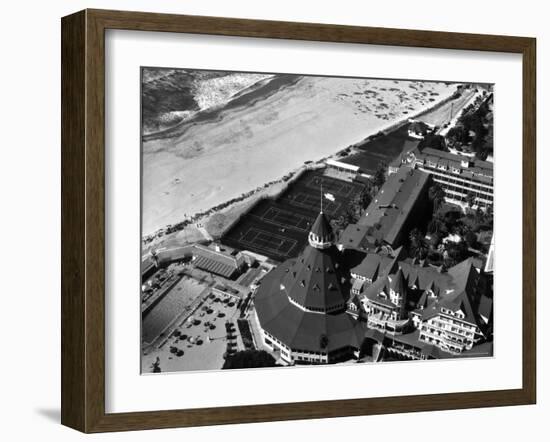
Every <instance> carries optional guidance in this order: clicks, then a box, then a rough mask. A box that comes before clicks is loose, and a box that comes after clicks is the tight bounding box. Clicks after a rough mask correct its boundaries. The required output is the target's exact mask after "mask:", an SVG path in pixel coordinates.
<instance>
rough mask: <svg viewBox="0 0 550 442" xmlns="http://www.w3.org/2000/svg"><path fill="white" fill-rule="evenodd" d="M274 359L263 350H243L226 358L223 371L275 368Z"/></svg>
mask: <svg viewBox="0 0 550 442" xmlns="http://www.w3.org/2000/svg"><path fill="white" fill-rule="evenodd" d="M276 366H277V363H276V361H275V358H274V357H273V356H271V355H270V354H269V353H268V352H266V351H264V350H244V351H238V352H237V353H235V354H233V355H230V356H227V358H226V359H225V362H224V364H223V367H222V369H223V370H230V369H234V368H260V367H276Z"/></svg>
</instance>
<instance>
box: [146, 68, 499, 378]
mask: <svg viewBox="0 0 550 442" xmlns="http://www.w3.org/2000/svg"><path fill="white" fill-rule="evenodd" d="M493 86H494V85H493V84H486V83H483V84H481V83H466V82H460V81H457V80H456V79H454V80H450V81H446V80H445V79H443V80H441V79H437V80H432V79H426V80H422V79H421V80H419V79H392V78H353V77H335V76H313V75H302V74H294V73H293V74H287V73H263V72H234V71H214V70H200V69H193V68H185V67H181V68H173V67H170V68H167V67H142V68H141V97H140V99H141V146H139V148H140V149H141V235H142V236H141V238H139V239H138V238H136V241H141V291H140V293H139V295H138V294H137V293H136V296H139V297H140V303H141V373H142V374H151V373H166V372H185V371H209V370H226V369H244V368H248V369H252V368H263V367H280V368H283V367H296V366H317V365H325V364H363V363H364V364H370V363H381V362H396V361H399V362H403V363H405V362H406V361H426V360H431V359H438V360H444V359H453V358H483V357H492V356H493V342H494V336H493V306H494V302H495V300H494V297H493V276H494V266H495V263H494V247H495V241H494V234H493V187H494V183H493V167H494V162H495V158H496V155H495V151H494V145H493V112H494V108H493V106H494V87H493ZM136 148H137V147H136Z"/></svg>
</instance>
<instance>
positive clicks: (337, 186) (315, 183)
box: [307, 176, 355, 198]
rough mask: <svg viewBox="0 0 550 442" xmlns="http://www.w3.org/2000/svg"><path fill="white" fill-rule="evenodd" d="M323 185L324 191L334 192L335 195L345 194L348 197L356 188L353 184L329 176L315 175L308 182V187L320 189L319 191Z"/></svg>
mask: <svg viewBox="0 0 550 442" xmlns="http://www.w3.org/2000/svg"><path fill="white" fill-rule="evenodd" d="M321 186H323V193H332V194H334V195H335V196H343V197H346V198H347V197H349V196H351V194H352V192H353V191H354V189H355V188H354V186H353V185H352V184H349V183H346V182H344V181H341V180H337V179H335V178H331V177H327V176H314V177H312V178H311V180H309V182H308V183H307V187H309V188H312V189H319V191H320V189H321Z"/></svg>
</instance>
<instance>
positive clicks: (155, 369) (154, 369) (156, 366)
mask: <svg viewBox="0 0 550 442" xmlns="http://www.w3.org/2000/svg"><path fill="white" fill-rule="evenodd" d="M151 368H152V373H160V372H161V370H160V358H159V357H158V356H157V359H156V360H155V362H153V363H152V364H151Z"/></svg>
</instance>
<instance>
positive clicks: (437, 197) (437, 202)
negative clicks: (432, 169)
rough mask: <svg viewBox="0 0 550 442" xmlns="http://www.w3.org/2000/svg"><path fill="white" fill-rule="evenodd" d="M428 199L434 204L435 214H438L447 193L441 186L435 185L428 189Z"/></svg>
mask: <svg viewBox="0 0 550 442" xmlns="http://www.w3.org/2000/svg"><path fill="white" fill-rule="evenodd" d="M428 198H429V199H430V201H432V203H433V213H436V212H437V211H438V209H439V208H440V207H441V203H442V202H443V201H444V199H445V191H444V190H443V189H442V188H441V186H440V185H439V184H434V185H433V186H430V188H429V189H428Z"/></svg>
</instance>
